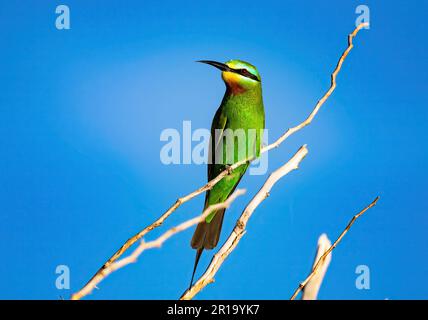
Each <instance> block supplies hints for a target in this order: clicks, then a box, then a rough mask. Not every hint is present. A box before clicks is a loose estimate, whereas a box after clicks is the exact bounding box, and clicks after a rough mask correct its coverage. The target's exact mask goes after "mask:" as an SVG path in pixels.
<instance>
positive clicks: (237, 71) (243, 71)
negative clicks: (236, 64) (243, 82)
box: [235, 69, 260, 81]
mask: <svg viewBox="0 0 428 320" xmlns="http://www.w3.org/2000/svg"><path fill="white" fill-rule="evenodd" d="M235 72H236V73H239V74H240V75H242V76H244V77H247V78H250V79H253V80H256V81H260V80H259V78H257V76H255V75H254V74H252V73H251V72H249V71H248V70H247V69H236V70H235Z"/></svg>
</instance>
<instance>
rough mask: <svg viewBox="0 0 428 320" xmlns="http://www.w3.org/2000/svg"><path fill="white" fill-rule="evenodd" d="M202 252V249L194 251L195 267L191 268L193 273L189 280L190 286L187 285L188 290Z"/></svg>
mask: <svg viewBox="0 0 428 320" xmlns="http://www.w3.org/2000/svg"><path fill="white" fill-rule="evenodd" d="M202 251H204V248H203V247H202V248H199V249H198V250H196V258H195V265H194V266H193V273H192V279H191V280H190V285H189V289H190V288H191V287H192V285H193V277H194V276H195V272H196V268H197V266H198V263H199V259H200V257H201V255H202Z"/></svg>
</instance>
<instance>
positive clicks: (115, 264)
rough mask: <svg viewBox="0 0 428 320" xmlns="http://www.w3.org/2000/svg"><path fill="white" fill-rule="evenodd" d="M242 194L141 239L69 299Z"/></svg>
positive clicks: (237, 194)
mask: <svg viewBox="0 0 428 320" xmlns="http://www.w3.org/2000/svg"><path fill="white" fill-rule="evenodd" d="M244 193H245V190H244V189H238V190H236V191H235V192H234V193H233V194H232V195H231V196H230V197H229V198H228V199H227V200H226V201H225V202H223V203H217V204H214V205H211V206H209V207H208V208H206V209H205V210H204V211H203V212H202V214H201V215H199V216H197V217H195V218H193V219H190V220H187V221H185V222H183V223H181V224H179V225H178V226H175V227H173V228H171V229H169V230H168V231H166V232H165V233H164V234H162V235H161V236H160V237H158V238H157V239H156V240H153V241H149V242H145V241H144V240H143V239H142V240H141V242H140V244H139V246H138V247H137V248H136V249H135V250H134V251H133V252H132V253H131V254H130V255H129V256H128V257H126V258H123V259H121V260H117V261H115V262H113V263H111V264H110V265H109V266H108V267H106V268H105V269H103V270H102V272H100V273H99V274H97V276H96V277H94V278H93V280H92V281H91V282H90V283H88V284H87V285H86V286H85V287H84V288H83V289H82V290H80V291H79V292H77V293H75V294H74V295H73V296H72V297H71V299H72V300H79V299H81V298H82V297H84V296H86V295H88V294H89V293H91V291H92V290H93V289H95V288H96V287H97V284H99V283H100V282H101V281H102V280H104V278H106V277H107V276H108V275H109V274H111V273H112V272H114V271H116V270H118V269H120V268H123V267H124V266H126V265H128V264H131V263H135V262H137V259H138V257H139V256H140V255H141V254H142V253H143V251H145V250H147V249H152V248H159V247H161V245H162V244H163V243H164V242H165V241H166V240H168V239H169V238H171V237H172V236H173V235H175V234H177V233H179V232H181V231H184V230H186V229H188V228H190V227H192V226H194V225H196V224H198V223H199V222H201V221H203V220H204V219H205V218H206V217H207V216H208V215H209V214H210V213H211V212H213V211H215V210H219V209H224V208H228V207H229V206H230V205H231V203H232V202H233V201H234V200H235V199H236V198H237V197H239V196H241V195H243V194H244Z"/></svg>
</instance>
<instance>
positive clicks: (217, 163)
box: [191, 60, 265, 281]
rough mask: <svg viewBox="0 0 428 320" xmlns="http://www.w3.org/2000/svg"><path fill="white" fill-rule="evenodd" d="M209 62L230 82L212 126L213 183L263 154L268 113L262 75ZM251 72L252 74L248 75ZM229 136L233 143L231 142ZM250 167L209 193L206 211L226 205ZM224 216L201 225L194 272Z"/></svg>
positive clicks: (243, 66)
mask: <svg viewBox="0 0 428 320" xmlns="http://www.w3.org/2000/svg"><path fill="white" fill-rule="evenodd" d="M206 63H209V64H212V65H214V66H216V67H217V68H219V69H221V70H222V71H223V72H222V76H223V80H224V81H225V83H226V93H225V95H224V97H223V101H222V103H221V105H220V107H219V108H218V110H217V112H216V113H215V116H214V119H213V122H212V125H211V143H210V155H209V158H210V160H211V161H212V163H210V164H209V165H208V180H212V179H214V178H215V177H216V176H217V175H218V174H219V173H221V172H222V171H224V170H225V169H226V168H227V167H228V166H229V165H232V164H233V163H236V162H238V161H241V160H244V159H248V158H251V157H254V156H256V157H258V156H259V155H260V149H261V145H262V140H263V139H262V134H263V129H264V127H265V114H264V107H263V99H262V88H261V81H260V75H259V74H258V72H257V70H256V68H255V67H254V66H252V65H251V64H249V63H246V62H243V61H240V60H231V61H229V62H227V63H226V64H225V65H224V68H225V69H222V68H223V67H222V66H221V65H222V64H219V65H220V67H219V66H217V65H215V64H214V63H213V62H211V63H210V62H206ZM245 71H246V72H245ZM247 73H250V75H249V76H247ZM250 77H251V78H250ZM235 134H236V135H235ZM228 137H229V138H230V139H231V140H229V142H230V141H233V144H230V143H228V142H227V141H228V140H227V139H228ZM231 137H232V138H231ZM239 139H245V141H244V142H243V143H242V141H243V140H241V141H239ZM247 168H248V163H246V164H243V165H241V166H239V167H238V168H236V169H235V170H233V172H232V173H231V174H230V175H227V176H226V177H224V178H223V179H222V180H220V181H219V182H218V183H217V184H216V185H215V186H214V187H213V188H212V189H211V190H209V191H207V193H206V197H205V208H207V207H208V206H210V205H213V204H216V203H221V202H224V201H225V200H226V199H227V198H228V197H229V196H230V195H231V194H232V193H233V191H234V190H235V188H236V187H237V185H238V183H239V181H240V180H241V178H242V176H243V175H244V174H245V171H246V170H247ZM223 216H224V210H218V211H215V212H212V213H210V214H209V215H208V217H207V218H206V220H205V221H204V222H201V223H200V224H199V225H198V226H197V228H196V230H195V233H194V235H193V237H192V241H191V246H192V248H194V249H197V250H198V251H197V256H196V261H195V267H194V271H193V272H195V270H196V266H197V263H198V260H199V257H200V255H201V253H202V251H203V249H212V248H214V247H215V246H216V245H217V243H218V240H219V236H220V231H221V226H222V223H223ZM192 281H193V276H192Z"/></svg>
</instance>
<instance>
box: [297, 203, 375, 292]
mask: <svg viewBox="0 0 428 320" xmlns="http://www.w3.org/2000/svg"><path fill="white" fill-rule="evenodd" d="M378 200H379V197H376V198H375V199H374V200H373V202H372V203H370V204H369V205H368V206H367V207H365V208H364V209H363V210H361V211H360V212H359V213H357V214H356V215H355V216H354V217H353V218H352V219H351V221H349V223H348V225H347V226H346V228H345V230H343V231H342V233H341V234H340V236H339V238H337V240H336V241H335V242H334V243H333V245H332V246H331V247H330V248H328V249H327V250H326V251H325V252H324V254H323V255H322V256H321V257H320V258H319V259H318V261H317V263H316V264H315V266H314V268H313V270H312V272H311V273H310V274H309V276H308V277H307V278H306V279H305V280H304V281H303V282H302V283H300V284H299V286H298V287H297V289H296V291H294V293H293V295H292V296H291V298H290V300H294V299H295V298H296V297H297V295H298V294H299V292H300V291H302V289H303V288H304V287H305V286H306V285H307V284H308V282H309V281H311V279H312V278H313V277H314V276H315V275H316V274H317V272H318V271H319V268H320V267H321V266H322V264H323V260H324V259H325V258H326V257H327V255H329V254H330V252H332V251H333V249H334V248H336V246H337V245H338V244H339V242H340V241H341V240H342V238H343V237H344V236H345V234H346V233H347V232H348V231H349V229H350V228H351V226H352V225H353V224H354V222H355V220H357V219H358V218H359V217H360V216H361V215H362V214H363V213H364V212H366V211H367V210H369V209H370V208H372V207H374V206H375V205H376V203H377V201H378Z"/></svg>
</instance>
